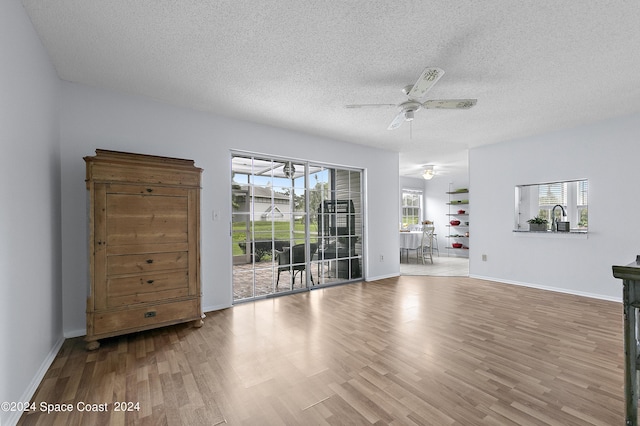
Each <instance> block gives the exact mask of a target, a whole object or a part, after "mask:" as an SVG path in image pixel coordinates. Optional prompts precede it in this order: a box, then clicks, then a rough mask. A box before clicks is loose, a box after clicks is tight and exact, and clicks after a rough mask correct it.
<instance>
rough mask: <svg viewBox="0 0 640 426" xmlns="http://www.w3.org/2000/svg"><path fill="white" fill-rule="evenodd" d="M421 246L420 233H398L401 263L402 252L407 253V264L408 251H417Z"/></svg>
mask: <svg viewBox="0 0 640 426" xmlns="http://www.w3.org/2000/svg"><path fill="white" fill-rule="evenodd" d="M421 245H422V231H400V261H402V252H403V251H406V252H407V262H408V261H409V251H410V250H417V249H418V248H419V247H420V246H421ZM416 256H417V254H416Z"/></svg>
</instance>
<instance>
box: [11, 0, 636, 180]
mask: <svg viewBox="0 0 640 426" xmlns="http://www.w3.org/2000/svg"><path fill="white" fill-rule="evenodd" d="M22 3H23V5H24V7H25V9H26V11H27V13H28V14H29V16H30V18H31V20H32V22H33V24H34V26H35V28H36V31H37V32H38V33H39V35H40V37H41V39H42V41H43V44H44V45H45V47H46V49H47V50H48V52H49V54H50V56H51V60H52V61H53V64H54V66H55V68H56V70H57V72H58V75H59V76H60V78H61V79H63V80H68V81H72V82H78V83H83V84H88V85H92V86H100V87H106V88H112V89H116V90H119V91H124V92H131V93H137V94H141V95H146V96H149V97H152V98H155V99H159V100H162V101H166V102H169V103H172V104H175V105H179V106H185V107H191V108H195V109H198V110H204V111H210V112H214V113H216V114H221V115H225V116H230V117H237V118H240V119H243V120H249V121H255V122H259V123H266V124H270V125H274V126H278V127H284V128H290V129H295V130H299V131H303V132H307V133H311V134H316V135H323V136H327V137H330V138H335V139H339V140H344V141H349V142H354V143H358V144H365V145H370V146H375V147H380V148H384V149H389V150H394V151H399V152H400V172H401V174H402V175H408V176H415V177H418V176H419V175H420V171H421V168H422V166H424V165H426V164H435V165H436V170H437V171H438V170H439V171H441V172H442V173H446V172H447V171H451V170H452V169H454V168H456V167H464V166H465V165H466V151H467V149H468V148H471V147H476V146H480V145H484V144H491V143H497V142H502V141H508V140H512V139H516V138H521V137H526V136H530V135H535V134H539V133H544V132H548V131H552V130H556V129H561V128H567V127H573V126H576V125H580V124H581V123H586V122H592V121H597V120H600V119H604V118H609V117H614V116H619V115H625V114H630V113H638V112H640V29H639V28H640V25H639V22H640V2H639V1H638V0H628V1H627V0H610V1H605V0H590V1H588V2H582V1H576V0H531V1H529V0H525V1H512V0H485V1H397V0H396V1H381V0H357V1H356V0H353V1H339V0H330V1H329V0H328V1H322V0H319V1H315V2H306V1H300V0H261V1H246V0H245V1H243V0H219V1H214V0H135V1H133V0H108V1H107V0H93V1H89V0H47V1H42V0H22ZM427 66H435V67H439V68H442V69H443V70H444V71H445V75H444V76H443V77H442V78H441V79H440V80H439V81H438V83H437V84H436V85H435V86H434V87H433V88H432V89H431V91H430V92H429V93H428V95H427V99H446V98H453V99H456V98H475V99H478V103H477V105H476V106H475V107H474V108H472V109H470V110H433V109H431V110H421V111H418V112H417V113H416V118H415V120H414V121H413V122H412V124H411V125H409V123H404V124H403V125H402V126H401V127H400V128H399V129H397V130H393V131H389V130H387V126H388V125H389V123H390V122H391V120H392V119H393V117H394V116H395V114H396V110H395V109H393V108H389V109H386V108H380V109H347V108H345V107H344V106H345V105H347V104H355V103H392V104H397V103H400V102H402V101H404V100H405V99H406V98H405V96H404V94H403V93H402V91H401V89H402V88H403V87H404V86H405V85H407V84H412V83H414V82H415V81H416V79H417V78H418V77H419V75H420V73H421V72H422V70H423V69H424V68H425V67H427Z"/></svg>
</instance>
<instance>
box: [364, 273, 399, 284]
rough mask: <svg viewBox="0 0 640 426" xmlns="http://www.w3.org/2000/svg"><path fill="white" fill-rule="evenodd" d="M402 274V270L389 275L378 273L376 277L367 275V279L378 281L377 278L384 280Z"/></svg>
mask: <svg viewBox="0 0 640 426" xmlns="http://www.w3.org/2000/svg"><path fill="white" fill-rule="evenodd" d="M399 276H400V272H399V271H398V272H395V273H393V274H387V275H377V276H375V277H367V278H366V279H365V281H366V282H370V281H377V280H383V279H385V278H394V277H399Z"/></svg>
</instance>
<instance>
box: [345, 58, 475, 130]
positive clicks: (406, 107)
mask: <svg viewBox="0 0 640 426" xmlns="http://www.w3.org/2000/svg"><path fill="white" fill-rule="evenodd" d="M443 75H444V71H443V70H441V69H440V68H435V67H427V68H425V69H424V71H422V74H421V75H420V78H418V81H416V82H415V84H410V85H408V86H405V87H404V89H402V91H403V92H404V94H405V95H407V97H408V98H409V99H408V100H406V101H404V102H402V103H400V104H398V105H396V104H355V105H346V107H347V108H369V107H374V108H376V107H397V108H398V110H399V111H398V114H397V115H396V116H395V118H394V119H393V121H391V124H389V127H387V129H388V130H395V129H397V128H398V127H400V125H401V124H402V123H403V122H405V121H412V120H413V117H414V114H415V113H416V111H418V110H420V109H422V108H425V109H469V108H471V107H472V106H474V105H475V104H476V102H478V100H477V99H444V100H428V101H424V102H420V100H421V99H422V98H424V97H425V95H426V94H427V92H428V91H429V89H431V88H432V87H433V85H434V84H436V82H437V81H438V80H440V78H441V77H442V76H443Z"/></svg>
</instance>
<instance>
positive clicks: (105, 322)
mask: <svg viewBox="0 0 640 426" xmlns="http://www.w3.org/2000/svg"><path fill="white" fill-rule="evenodd" d="M199 304H200V301H199V300H198V299H197V298H194V299H192V300H184V301H179V302H173V303H162V304H157V305H152V306H141V307H140V308H134V309H125V310H119V311H112V312H95V313H94V321H93V327H94V328H93V332H94V334H108V333H112V332H114V331H118V330H122V331H123V333H124V332H133V331H137V329H140V330H143V329H148V328H151V327H153V326H156V325H159V324H165V323H166V324H167V325H168V324H171V323H178V322H183V321H189V320H196V319H200V306H199Z"/></svg>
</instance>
